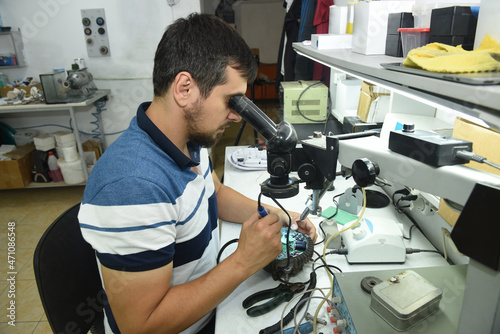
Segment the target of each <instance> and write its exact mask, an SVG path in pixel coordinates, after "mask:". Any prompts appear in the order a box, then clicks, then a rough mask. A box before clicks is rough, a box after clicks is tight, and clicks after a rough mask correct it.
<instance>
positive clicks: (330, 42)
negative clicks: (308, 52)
mask: <svg viewBox="0 0 500 334" xmlns="http://www.w3.org/2000/svg"><path fill="white" fill-rule="evenodd" d="M311 45H312V46H313V47H314V48H316V49H318V50H329V49H330V50H332V49H350V48H351V47H352V35H350V34H312V35H311Z"/></svg>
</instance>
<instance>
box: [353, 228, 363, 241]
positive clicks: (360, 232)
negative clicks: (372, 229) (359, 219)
mask: <svg viewBox="0 0 500 334" xmlns="http://www.w3.org/2000/svg"><path fill="white" fill-rule="evenodd" d="M365 235H366V231H365V230H363V229H361V228H355V229H353V230H352V237H353V238H354V239H356V240H360V239H363V238H364V237H365Z"/></svg>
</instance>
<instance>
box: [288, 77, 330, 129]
mask: <svg viewBox="0 0 500 334" xmlns="http://www.w3.org/2000/svg"><path fill="white" fill-rule="evenodd" d="M319 84H322V82H321V81H318V82H315V83H313V84H311V85H309V86H307V87H306V88H305V89H304V90H303V91H302V92H301V93H300V95H299V98H298V99H297V103H296V105H297V111H298V112H299V114H300V116H302V117H304V118H305V119H307V120H308V121H311V122H316V123H323V122H326V121H327V120H328V116H327V117H326V118H325V119H311V118H309V117H307V116H306V115H304V114H303V113H302V111H301V110H300V107H299V102H300V99H301V97H302V95H304V93H305V92H306V91H308V90H309V89H310V88H311V87H314V86H316V85H319Z"/></svg>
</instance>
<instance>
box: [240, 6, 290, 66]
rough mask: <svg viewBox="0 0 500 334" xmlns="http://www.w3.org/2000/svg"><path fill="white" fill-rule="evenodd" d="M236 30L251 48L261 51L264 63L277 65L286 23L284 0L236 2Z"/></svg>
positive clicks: (260, 56)
mask: <svg viewBox="0 0 500 334" xmlns="http://www.w3.org/2000/svg"><path fill="white" fill-rule="evenodd" d="M233 9H234V12H235V13H234V14H235V21H236V30H237V31H238V32H239V33H240V34H241V36H242V37H243V39H244V40H245V41H246V42H247V44H248V45H249V46H250V47H251V48H258V49H259V58H260V61H261V62H262V63H268V64H275V63H277V62H278V53H279V46H280V39H281V32H282V31H283V24H284V21H285V14H286V10H285V8H284V7H283V1H282V0H253V1H236V2H235V3H234V4H233Z"/></svg>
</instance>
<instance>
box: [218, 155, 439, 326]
mask: <svg viewBox="0 0 500 334" xmlns="http://www.w3.org/2000/svg"><path fill="white" fill-rule="evenodd" d="M236 148H241V147H234V146H232V147H227V148H226V157H227V156H228V153H229V152H231V151H232V150H234V149H236ZM268 177H269V174H268V173H267V171H243V170H239V169H237V168H235V167H233V166H232V165H231V164H230V163H227V161H226V164H225V168H224V184H225V185H227V186H230V187H232V188H233V189H236V190H238V191H239V192H241V193H242V194H244V195H245V196H247V197H250V198H253V199H257V196H258V194H259V193H260V186H259V184H260V183H261V182H263V181H264V180H266V179H267V178H268ZM334 185H335V190H333V191H331V192H328V193H327V194H325V196H323V198H322V200H321V202H320V205H321V206H322V208H323V210H325V209H326V208H328V207H329V206H335V205H334V203H333V202H332V198H333V196H334V195H336V194H340V193H343V192H344V191H345V190H346V189H347V188H348V187H352V186H353V185H354V181H353V180H352V178H351V179H348V180H344V179H343V178H342V177H337V179H336V180H335V182H334ZM310 194H311V191H310V190H305V189H304V188H303V186H302V187H301V189H300V192H299V194H298V195H297V196H295V197H293V198H287V199H281V200H279V202H280V203H281V204H282V205H283V207H284V208H285V209H288V210H292V211H296V212H302V211H303V210H304V208H305V202H306V198H307V196H309V195H310ZM262 202H263V204H269V205H273V206H276V205H275V204H274V203H273V202H272V200H271V199H269V198H267V197H265V196H262ZM256 209H257V208H256ZM370 216H372V217H376V216H378V217H380V216H382V217H387V218H392V219H394V220H397V221H399V222H401V223H402V224H403V225H404V235H405V236H407V235H408V230H409V228H410V227H411V222H410V221H409V219H408V218H407V217H406V216H404V215H402V214H398V213H397V212H396V210H394V207H393V206H389V207H387V208H383V209H369V208H367V209H366V212H365V215H364V217H366V218H369V217H370ZM309 219H310V220H311V221H312V222H313V223H314V224H315V226H316V228H317V229H318V241H319V240H322V236H321V231H320V230H319V228H318V224H319V223H320V222H321V221H322V220H323V218H320V217H316V216H309ZM220 228H221V240H220V243H221V246H223V245H224V244H225V243H226V242H228V241H229V240H231V239H234V238H238V237H239V233H240V230H241V225H239V224H234V223H229V222H224V221H223V222H221V226H220ZM405 245H406V247H412V248H416V249H434V247H433V246H432V245H431V243H430V242H429V241H428V240H427V239H426V238H425V236H423V235H422V234H421V232H420V231H419V230H418V229H416V228H415V229H413V231H412V238H411V240H405ZM236 247H237V246H236V244H232V245H230V246H229V247H227V248H226V250H225V251H224V253H223V254H222V256H221V260H222V259H224V258H226V257H227V256H228V255H229V254H231V253H232V252H234V250H235V249H236ZM315 250H316V251H317V252H318V253H320V254H322V253H323V244H321V245H317V246H316V247H315ZM315 257H316V256H314V258H315ZM326 259H327V263H328V264H332V265H335V266H337V267H339V268H340V269H341V270H342V271H343V272H350V271H370V270H383V269H401V270H402V271H403V270H405V269H408V268H418V267H432V266H443V265H447V262H446V261H445V260H444V259H443V258H442V257H441V256H440V255H439V254H437V253H417V254H411V255H407V257H406V261H405V263H404V264H362V265H361V264H349V263H347V260H346V258H345V256H344V255H334V254H332V255H327V257H326ZM319 262H320V261H318V262H317V263H316V266H317V265H320V264H321V263H319ZM311 269H312V265H311V264H307V265H306V266H304V268H303V270H302V271H301V272H300V273H299V274H297V275H296V276H294V277H291V278H290V281H293V282H305V281H307V280H308V279H309V274H310V272H311ZM316 273H317V275H318V283H317V284H316V287H319V288H328V287H329V286H330V281H329V279H328V276H327V274H326V272H325V270H324V269H319V270H317V271H316ZM367 276H368V275H367ZM278 284H279V282H277V281H274V280H273V279H272V277H271V274H269V273H267V272H266V271H264V270H261V271H259V272H258V273H256V274H255V275H253V276H252V277H250V278H248V279H247V280H246V281H245V282H243V283H242V284H241V285H240V286H239V287H238V288H236V289H235V291H233V293H232V294H231V295H230V296H229V297H228V298H227V299H226V300H225V301H224V302H222V303H221V304H220V305H219V306H218V308H217V321H216V328H215V329H216V330H215V332H216V333H217V334H226V333H227V334H235V333H236V334H239V333H258V332H259V330H261V329H263V328H265V327H267V326H270V325H272V324H274V323H276V322H277V321H279V320H280V318H281V312H282V310H283V307H284V306H285V303H283V304H282V306H281V307H278V308H276V309H274V310H273V311H271V312H269V313H267V314H265V315H262V316H260V317H255V318H251V317H249V316H247V314H246V310H245V309H244V308H243V307H242V305H241V303H242V301H243V300H244V299H245V298H247V297H248V296H249V295H251V294H252V293H255V292H257V291H260V290H264V289H270V288H274V287H277V286H278ZM297 300H298V299H297ZM319 303H320V301H319V300H316V301H313V302H312V303H311V305H312V306H315V305H318V304H319ZM292 305H295V303H293V304H292ZM315 309H316V307H311V308H310V310H309V313H311V314H314V312H315ZM288 311H289V309H287V310H286V313H288ZM286 313H285V314H286ZM322 314H323V315H325V314H326V310H325V307H323V310H322V311H321V312H320V314H319V316H320V317H321V315H322ZM288 327H289V326H288ZM318 328H319V327H318ZM326 332H331V330H330V331H326Z"/></svg>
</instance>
